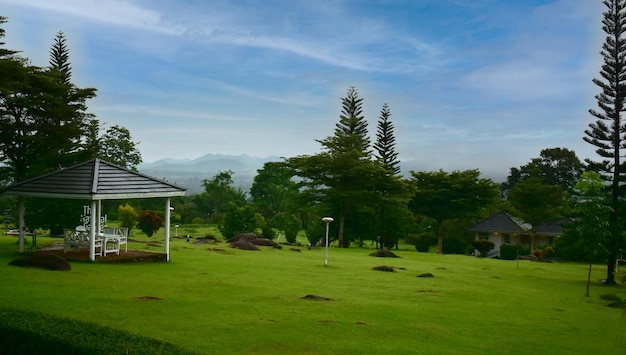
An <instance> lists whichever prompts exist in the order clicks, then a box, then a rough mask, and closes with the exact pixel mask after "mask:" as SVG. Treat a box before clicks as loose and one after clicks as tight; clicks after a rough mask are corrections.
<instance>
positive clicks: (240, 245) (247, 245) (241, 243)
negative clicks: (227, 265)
mask: <svg viewBox="0 0 626 355" xmlns="http://www.w3.org/2000/svg"><path fill="white" fill-rule="evenodd" d="M230 247H231V248H235V249H241V250H259V247H258V246H256V245H255V244H253V243H252V242H251V241H249V240H246V239H239V240H237V241H235V242H233V243H230Z"/></svg>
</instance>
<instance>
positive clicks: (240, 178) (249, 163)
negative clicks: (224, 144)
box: [137, 154, 282, 195]
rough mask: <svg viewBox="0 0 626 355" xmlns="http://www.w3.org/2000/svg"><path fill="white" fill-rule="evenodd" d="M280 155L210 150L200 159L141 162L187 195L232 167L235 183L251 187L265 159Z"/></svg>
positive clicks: (147, 171) (246, 188)
mask: <svg viewBox="0 0 626 355" xmlns="http://www.w3.org/2000/svg"><path fill="white" fill-rule="evenodd" d="M281 160H282V159H281V158H279V157H266V158H258V157H251V156H248V155H223V154H207V155H204V156H202V157H200V158H197V159H169V158H165V159H161V160H157V161H155V162H152V163H143V164H140V165H139V166H138V167H137V168H138V170H139V172H141V173H143V174H146V175H149V176H152V177H155V178H158V179H163V180H165V181H168V182H171V183H173V184H176V185H178V186H181V187H185V188H187V195H194V194H199V193H202V192H203V191H204V185H203V183H202V181H203V180H205V179H209V180H210V179H212V178H213V177H214V176H215V175H217V174H218V173H219V172H221V171H227V170H232V171H233V184H234V186H235V187H236V188H241V189H242V190H243V191H245V192H248V191H250V187H251V186H252V182H253V181H254V177H255V176H256V175H257V170H258V169H261V168H262V167H263V165H264V164H265V163H266V162H269V161H281Z"/></svg>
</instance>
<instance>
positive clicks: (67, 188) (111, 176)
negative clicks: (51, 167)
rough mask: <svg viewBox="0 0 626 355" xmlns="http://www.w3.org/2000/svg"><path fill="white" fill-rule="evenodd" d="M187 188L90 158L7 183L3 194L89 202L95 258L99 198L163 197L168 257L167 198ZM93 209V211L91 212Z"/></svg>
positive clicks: (21, 231) (21, 223)
mask: <svg viewBox="0 0 626 355" xmlns="http://www.w3.org/2000/svg"><path fill="white" fill-rule="evenodd" d="M186 190H187V189H185V188H182V187H179V186H176V185H174V184H171V183H168V182H166V181H162V180H159V179H156V178H153V177H150V176H147V175H144V174H141V173H138V172H136V171H132V170H129V169H126V168H124V167H121V166H118V165H115V164H112V163H109V162H106V161H104V160H101V159H92V160H89V161H86V162H84V163H81V164H77V165H74V166H71V167H68V168H65V169H61V170H58V171H55V172H53V173H50V174H46V175H42V176H39V177H36V178H33V179H29V180H25V181H22V182H19V183H16V184H13V185H11V186H9V187H7V189H6V191H5V192H4V193H5V194H7V195H16V196H25V197H48V198H62V199H79V200H88V201H90V202H91V211H92V213H91V218H90V221H89V222H90V239H89V240H90V242H89V258H90V259H91V260H95V258H96V256H95V250H96V248H95V239H96V238H95V233H96V231H97V230H99V229H100V225H99V224H100V216H101V201H102V200H121V199H144V198H165V199H166V200H165V241H164V249H165V250H164V253H165V255H166V260H168V261H169V260H170V251H169V249H170V247H169V240H170V210H171V206H170V198H171V197H174V196H184V195H185V191H186ZM24 210H25V207H24V202H23V199H19V222H18V224H19V252H20V253H23V252H24V236H25V230H24V229H25V228H24V226H25V224H24ZM94 211H95V213H94Z"/></svg>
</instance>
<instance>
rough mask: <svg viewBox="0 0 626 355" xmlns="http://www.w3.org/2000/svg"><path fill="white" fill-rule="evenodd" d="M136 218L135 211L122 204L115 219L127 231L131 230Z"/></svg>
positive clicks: (129, 206)
mask: <svg viewBox="0 0 626 355" xmlns="http://www.w3.org/2000/svg"><path fill="white" fill-rule="evenodd" d="M138 216H139V214H138V213H137V210H136V209H135V208H134V207H133V206H131V205H128V204H124V205H120V206H119V207H118V208H117V218H118V220H119V221H120V225H121V226H122V227H126V228H128V230H131V229H133V227H134V226H135V223H136V222H137V217H138Z"/></svg>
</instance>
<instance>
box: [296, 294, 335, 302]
mask: <svg viewBox="0 0 626 355" xmlns="http://www.w3.org/2000/svg"><path fill="white" fill-rule="evenodd" d="M302 299H304V300H311V301H332V300H333V299H332V298H328V297H324V296H318V295H306V296H303V297H302Z"/></svg>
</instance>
